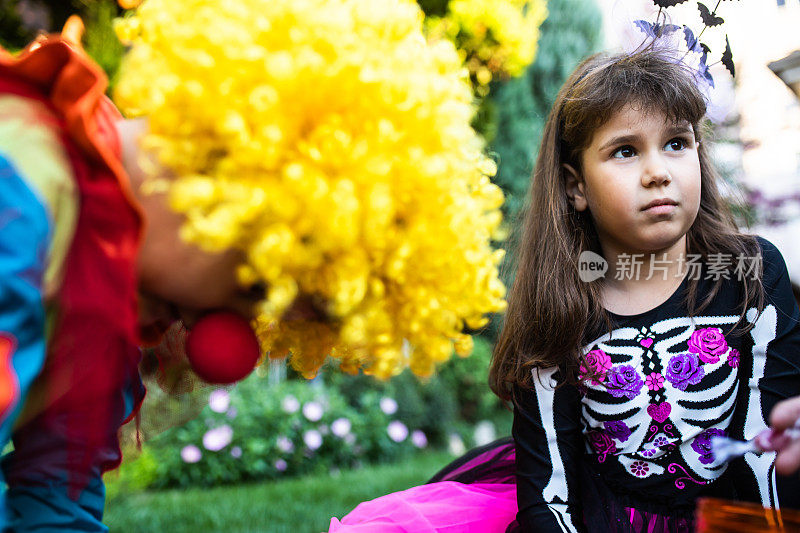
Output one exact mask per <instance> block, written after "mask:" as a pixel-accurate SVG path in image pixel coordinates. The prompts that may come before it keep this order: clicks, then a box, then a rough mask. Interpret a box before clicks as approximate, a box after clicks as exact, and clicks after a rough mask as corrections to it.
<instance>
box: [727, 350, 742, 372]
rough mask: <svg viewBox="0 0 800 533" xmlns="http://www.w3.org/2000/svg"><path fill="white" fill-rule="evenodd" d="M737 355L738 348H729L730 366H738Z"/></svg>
mask: <svg viewBox="0 0 800 533" xmlns="http://www.w3.org/2000/svg"><path fill="white" fill-rule="evenodd" d="M739 357H740V356H739V350H737V349H736V348H731V351H730V352H728V366H729V367H731V368H738V367H739Z"/></svg>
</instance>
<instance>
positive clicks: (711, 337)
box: [689, 328, 728, 363]
mask: <svg viewBox="0 0 800 533" xmlns="http://www.w3.org/2000/svg"><path fill="white" fill-rule="evenodd" d="M727 350H728V341H726V340H725V337H724V336H723V335H722V330H721V329H719V328H703V329H698V330H696V331H695V332H694V333H692V337H691V338H690V339H689V351H690V352H692V353H696V354H697V355H698V357H700V360H701V361H703V362H704V363H716V362H717V361H719V356H720V355H722V354H724V353H725V352H726V351H727Z"/></svg>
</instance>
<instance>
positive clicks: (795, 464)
mask: <svg viewBox="0 0 800 533" xmlns="http://www.w3.org/2000/svg"><path fill="white" fill-rule="evenodd" d="M798 420H800V396H796V397H794V398H789V399H788V400H784V401H782V402H780V403H779V404H778V405H776V406H775V408H774V409H773V410H772V415H771V416H770V422H771V424H772V427H773V429H775V430H776V431H784V430H787V429H790V428H792V427H795V426H796V424H797V423H798ZM798 468H800V439H794V440H793V441H792V442H790V443H788V444H787V445H786V446H784V447H782V449H780V450H779V451H778V457H777V459H776V460H775V470H776V471H777V472H778V473H779V474H783V475H788V474H792V473H794V472H796V471H797V469H798Z"/></svg>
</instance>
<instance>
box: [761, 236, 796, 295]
mask: <svg viewBox="0 0 800 533" xmlns="http://www.w3.org/2000/svg"><path fill="white" fill-rule="evenodd" d="M755 238H756V241H757V242H758V246H759V249H760V260H761V263H762V265H763V270H762V273H761V280H762V282H763V284H764V288H765V289H770V288H775V286H776V285H777V284H778V283H779V282H781V281H782V279H783V278H785V279H786V280H787V281H788V279H789V272H788V270H787V267H786V261H785V260H784V258H783V254H781V252H780V250H778V247H777V246H775V245H774V244H773V243H772V242H770V241H769V240H767V239H765V238H764V237H762V236H760V235H755Z"/></svg>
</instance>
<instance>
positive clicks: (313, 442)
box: [303, 429, 322, 451]
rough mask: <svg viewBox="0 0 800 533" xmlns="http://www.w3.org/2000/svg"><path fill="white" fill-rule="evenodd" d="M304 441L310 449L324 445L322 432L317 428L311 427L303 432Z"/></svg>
mask: <svg viewBox="0 0 800 533" xmlns="http://www.w3.org/2000/svg"><path fill="white" fill-rule="evenodd" d="M303 442H304V443H305V444H306V447H307V448H308V449H309V450H311V451H314V450H316V449H318V448H319V447H320V446H322V434H321V433H320V432H319V431H317V430H316V429H309V430H308V431H306V432H305V433H303Z"/></svg>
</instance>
